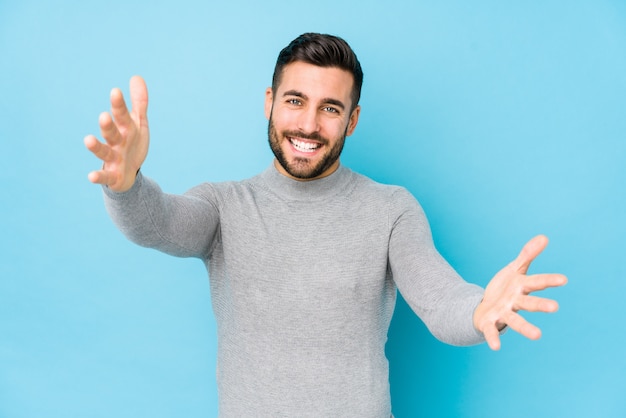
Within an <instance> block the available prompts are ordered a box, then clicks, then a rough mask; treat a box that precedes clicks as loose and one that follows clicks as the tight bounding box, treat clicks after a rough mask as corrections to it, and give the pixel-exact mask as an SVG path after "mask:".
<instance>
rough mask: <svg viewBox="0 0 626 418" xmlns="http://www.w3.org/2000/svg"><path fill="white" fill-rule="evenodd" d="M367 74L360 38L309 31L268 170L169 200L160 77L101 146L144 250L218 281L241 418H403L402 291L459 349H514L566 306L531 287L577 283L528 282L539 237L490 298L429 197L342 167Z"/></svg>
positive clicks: (119, 215) (275, 97)
mask: <svg viewBox="0 0 626 418" xmlns="http://www.w3.org/2000/svg"><path fill="white" fill-rule="evenodd" d="M362 80H363V73H362V71H361V67H360V64H359V62H358V60H357V58H356V56H355V54H354V52H353V51H352V50H351V48H350V47H349V46H348V44H347V43H345V41H343V40H342V39H340V38H337V37H334V36H329V35H320V34H304V35H301V36H300V37H298V38H297V39H295V40H294V41H292V42H291V43H290V44H289V45H288V46H287V47H286V48H285V49H283V50H282V51H281V53H280V55H279V57H278V61H277V64H276V68H275V72H274V77H273V82H272V87H271V88H268V89H267V91H266V100H265V114H266V116H267V118H268V120H269V128H268V136H269V143H270V146H271V148H272V151H273V152H274V155H275V157H276V158H275V160H274V162H273V164H272V165H271V166H270V167H269V168H268V169H267V170H265V171H264V172H263V173H261V174H259V175H257V176H256V177H253V178H251V179H248V180H244V181H241V182H225V183H206V184H201V185H199V186H197V187H195V188H193V189H191V190H190V191H188V192H187V193H185V194H184V195H168V194H164V193H163V192H162V191H161V190H160V189H159V187H158V185H157V184H156V183H155V182H154V181H152V180H150V179H148V178H147V177H144V176H143V175H142V174H141V173H140V171H139V168H140V167H141V165H142V163H143V161H144V160H145V158H146V154H147V151H148V138H149V132H148V123H147V105H148V95H147V88H146V85H145V83H144V81H143V80H142V79H141V78H139V77H133V78H132V79H131V101H132V112H130V113H129V112H128V110H127V108H126V105H125V102H124V99H123V97H122V94H121V92H120V91H119V90H118V89H114V90H113V91H112V93H111V113H112V117H111V116H110V115H109V114H107V113H104V114H102V115H101V116H100V121H99V122H100V128H101V133H102V136H103V137H104V139H105V142H100V141H98V140H97V139H96V138H95V137H94V136H91V135H90V136H87V137H86V138H85V144H86V146H87V148H88V149H89V150H91V151H92V152H93V153H94V154H95V155H96V156H97V157H98V158H100V159H101V160H102V161H103V162H104V165H103V167H102V169H101V170H98V171H94V172H92V173H90V174H89V179H90V180H91V181H92V182H94V183H98V184H102V185H104V186H105V187H104V195H105V203H106V206H107V209H108V210H109V213H110V215H111V217H112V218H113V220H114V221H115V222H116V224H117V225H118V227H119V228H120V229H121V230H122V232H124V233H125V234H126V235H127V236H128V237H129V238H130V239H131V240H133V241H134V242H136V243H138V244H139V245H143V246H147V247H152V248H156V249H159V250H161V251H163V252H166V253H168V254H172V255H175V256H181V257H198V258H200V259H201V260H203V261H204V263H205V264H206V266H207V269H208V271H209V275H210V284H211V297H212V303H213V309H214V312H215V316H216V320H217V329H218V341H217V343H218V359H217V360H218V361H217V363H218V370H217V379H218V390H219V411H220V415H221V416H224V417H231V416H268V417H275V416H289V417H292V416H315V417H322V416H324V417H326V416H342V417H348V416H355V417H389V416H390V414H391V402H390V397H389V383H388V364H387V359H386V358H385V353H384V346H385V342H386V339H387V331H388V327H389V322H390V320H391V317H392V313H393V309H394V306H395V300H396V290H397V289H399V290H400V292H401V293H402V295H403V296H404V298H405V299H406V300H407V302H408V303H409V304H410V306H411V307H412V308H413V310H414V311H415V312H416V314H417V315H419V317H420V318H421V319H422V320H423V321H424V322H425V323H426V325H427V326H428V327H429V329H430V330H431V332H432V333H433V334H434V335H435V336H436V337H437V338H439V339H441V340H442V341H444V342H447V343H450V344H455V345H469V344H476V343H480V342H482V341H484V340H486V341H487V342H488V344H489V345H490V347H491V348H493V349H498V348H499V347H500V340H499V332H500V331H501V330H502V329H503V328H504V327H505V326H508V327H510V328H512V329H513V330H515V331H517V332H520V333H521V334H523V335H525V336H527V337H529V338H532V339H536V338H539V336H540V331H539V329H538V328H536V327H535V326H533V325H531V324H529V323H528V322H526V321H525V320H524V319H523V318H522V317H521V316H520V315H519V314H518V313H517V311H519V310H528V311H542V312H553V311H556V309H557V307H558V305H557V303H556V302H555V301H552V300H548V299H543V298H538V297H534V296H530V295H529V293H531V292H533V291H537V290H542V289H545V288H547V287H552V286H560V285H563V284H565V282H566V278H565V277H564V276H562V275H557V274H543V275H533V276H527V275H526V272H527V270H528V267H529V265H530V263H531V262H532V260H533V259H534V258H535V257H536V256H537V255H538V254H539V253H540V252H541V251H542V250H543V248H544V247H545V246H546V244H547V239H546V238H545V237H543V236H539V237H536V238H534V239H533V240H531V241H530V242H529V243H527V244H526V246H525V247H524V248H523V250H522V252H521V253H520V255H519V256H518V257H517V259H516V260H515V261H513V262H512V263H511V264H510V265H508V266H506V267H505V268H504V269H503V270H501V271H500V272H499V273H498V274H497V275H496V276H495V277H494V278H493V280H492V281H491V282H490V284H489V285H488V286H487V288H486V289H485V290H483V289H481V288H480V287H478V286H475V285H472V284H469V283H467V282H465V281H464V280H462V279H461V278H460V277H459V276H458V275H457V273H456V272H455V271H454V270H453V269H452V268H451V267H450V266H449V264H448V263H447V262H446V261H445V260H444V259H443V258H442V257H441V256H440V255H439V253H438V252H437V251H436V249H435V248H434V245H433V241H432V238H431V234H430V230H429V226H428V223H427V220H426V218H425V216H424V213H423V212H422V209H421V207H420V206H419V204H418V203H417V201H416V200H415V199H414V198H413V197H412V196H411V195H410V194H409V193H408V192H407V191H406V190H405V189H403V188H401V187H396V186H385V185H381V184H377V183H375V182H373V181H372V180H370V179H368V178H366V177H364V176H361V175H359V174H356V173H354V172H352V171H350V170H349V169H348V168H346V167H344V166H342V165H340V162H339V156H340V154H341V150H342V148H343V144H344V141H345V138H346V136H349V135H351V134H352V133H353V132H354V129H355V128H356V126H357V122H358V120H359V114H360V107H359V105H358V101H359V96H360V90H361V84H362Z"/></svg>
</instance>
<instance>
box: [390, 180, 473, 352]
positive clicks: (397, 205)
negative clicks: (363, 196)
mask: <svg viewBox="0 0 626 418" xmlns="http://www.w3.org/2000/svg"><path fill="white" fill-rule="evenodd" d="M392 202H393V203H392V206H393V209H392V211H391V216H390V222H391V223H392V233H391V237H390V242H389V263H390V268H391V271H392V275H393V279H394V281H395V283H396V285H397V286H398V289H399V291H400V293H401V294H402V296H403V298H404V299H405V300H406V302H407V303H408V304H409V306H411V308H412V309H413V311H414V312H415V313H416V314H417V315H418V316H419V317H420V318H421V319H422V321H423V322H424V323H425V324H426V326H427V327H428V329H429V330H430V332H431V333H432V334H433V335H434V336H435V337H436V338H438V339H439V340H441V341H443V342H445V343H448V344H452V345H472V344H478V343H481V342H483V341H484V336H483V335H482V333H480V332H479V331H477V330H476V329H475V328H474V325H473V314H474V310H475V309H476V306H478V304H479V303H480V301H481V300H482V297H483V289H482V288H480V287H479V286H477V285H474V284H470V283H467V282H466V281H464V280H463V279H462V278H461V277H460V276H459V275H458V273H457V272H456V271H455V270H454V269H453V268H452V266H450V264H448V262H447V261H446V260H445V259H444V258H443V257H442V256H441V255H440V254H439V252H438V251H437V250H436V248H435V246H434V243H433V240H432V235H431V231H430V226H429V225H428V221H427V219H426V216H425V214H424V212H423V210H422V208H421V206H420V205H419V203H418V202H417V201H416V200H415V198H414V197H413V196H412V195H411V194H410V193H409V192H408V191H406V190H405V189H402V188H400V189H398V190H397V191H396V192H395V196H394V198H393V199H392Z"/></svg>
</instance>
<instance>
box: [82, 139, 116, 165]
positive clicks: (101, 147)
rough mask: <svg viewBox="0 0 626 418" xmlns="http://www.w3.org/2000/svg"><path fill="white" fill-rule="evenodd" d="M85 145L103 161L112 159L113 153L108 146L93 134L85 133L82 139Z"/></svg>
mask: <svg viewBox="0 0 626 418" xmlns="http://www.w3.org/2000/svg"><path fill="white" fill-rule="evenodd" d="M83 142H84V143H85V147H87V149H88V150H89V151H91V152H92V153H93V154H94V155H95V156H96V157H98V158H99V159H100V160H102V161H103V162H108V161H113V159H114V155H115V153H114V152H113V150H112V149H111V147H110V146H108V145H106V144H103V143H102V142H100V141H98V139H97V138H96V137H95V136H93V135H87V136H86V137H85V139H84V141H83Z"/></svg>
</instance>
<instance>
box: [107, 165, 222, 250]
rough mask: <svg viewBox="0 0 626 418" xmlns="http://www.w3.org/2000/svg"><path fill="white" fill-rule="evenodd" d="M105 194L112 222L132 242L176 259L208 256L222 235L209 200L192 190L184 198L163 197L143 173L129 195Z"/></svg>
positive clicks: (108, 192) (154, 183)
mask: <svg viewBox="0 0 626 418" xmlns="http://www.w3.org/2000/svg"><path fill="white" fill-rule="evenodd" d="M103 190H104V202H105V207H106V209H107V211H108V213H109V215H110V217H111V219H112V220H113V222H114V223H115V225H116V226H117V227H118V228H119V230H120V231H121V232H122V233H123V234H124V235H125V236H126V237H127V238H128V239H129V240H131V241H132V242H134V243H136V244H138V245H141V246H143V247H149V248H154V249H157V250H159V251H162V252H164V253H167V254H170V255H174V256H177V257H198V258H204V257H206V256H207V255H208V254H209V252H210V249H211V246H212V243H213V241H214V239H215V237H216V235H217V234H218V231H219V213H218V210H217V207H216V205H215V204H214V203H212V202H211V201H210V200H208V199H206V198H203V197H200V195H199V194H198V193H195V194H194V193H193V190H192V191H190V192H187V193H186V194H183V195H172V194H167V193H164V192H163V191H162V190H161V188H160V187H159V186H158V184H157V183H156V182H154V181H153V180H151V179H149V178H147V177H145V176H143V175H142V174H141V173H139V174H138V175H137V179H136V181H135V184H134V185H133V187H132V188H131V189H130V190H128V191H126V192H123V193H117V192H113V191H111V190H110V189H108V188H107V187H104V188H103Z"/></svg>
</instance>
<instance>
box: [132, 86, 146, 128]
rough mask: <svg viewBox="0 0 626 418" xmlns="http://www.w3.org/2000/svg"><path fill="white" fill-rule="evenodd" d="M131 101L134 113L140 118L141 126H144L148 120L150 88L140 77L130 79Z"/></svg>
mask: <svg viewBox="0 0 626 418" xmlns="http://www.w3.org/2000/svg"><path fill="white" fill-rule="evenodd" d="M130 101H131V103H132V106H133V113H135V114H136V115H137V116H138V117H139V122H140V125H143V124H144V123H145V122H147V119H148V87H147V86H146V82H145V80H144V79H143V78H141V77H140V76H138V75H136V76H133V77H132V78H131V79H130Z"/></svg>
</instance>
